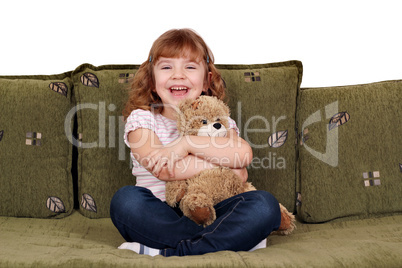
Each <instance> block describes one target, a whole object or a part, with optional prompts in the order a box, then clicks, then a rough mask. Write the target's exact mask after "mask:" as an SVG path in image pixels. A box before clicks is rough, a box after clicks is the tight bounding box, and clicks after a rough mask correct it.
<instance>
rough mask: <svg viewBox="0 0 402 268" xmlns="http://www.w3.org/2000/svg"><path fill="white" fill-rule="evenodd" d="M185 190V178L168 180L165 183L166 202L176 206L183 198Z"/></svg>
mask: <svg viewBox="0 0 402 268" xmlns="http://www.w3.org/2000/svg"><path fill="white" fill-rule="evenodd" d="M186 191H187V182H186V181H185V180H180V181H169V182H167V183H166V191H165V194H166V203H168V205H169V206H171V207H176V205H177V203H179V202H180V200H181V199H182V198H183V196H184V195H185V193H186Z"/></svg>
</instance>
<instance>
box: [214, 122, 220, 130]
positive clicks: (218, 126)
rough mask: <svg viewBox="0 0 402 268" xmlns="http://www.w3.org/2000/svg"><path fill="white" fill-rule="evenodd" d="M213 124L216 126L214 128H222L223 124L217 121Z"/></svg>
mask: <svg viewBox="0 0 402 268" xmlns="http://www.w3.org/2000/svg"><path fill="white" fill-rule="evenodd" d="M213 126H214V128H216V129H220V128H221V126H222V124H221V123H215V124H213Z"/></svg>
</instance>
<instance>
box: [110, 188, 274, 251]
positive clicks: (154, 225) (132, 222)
mask: <svg viewBox="0 0 402 268" xmlns="http://www.w3.org/2000/svg"><path fill="white" fill-rule="evenodd" d="M215 209H216V216H217V219H216V220H215V222H214V223H213V224H211V225H209V226H207V227H205V228H204V227H203V226H199V225H197V224H196V223H194V222H193V221H192V220H190V219H189V218H187V217H184V216H183V214H182V213H181V211H180V210H179V209H177V208H171V207H170V206H168V205H167V204H166V203H165V202H162V201H161V200H159V199H158V198H156V197H155V196H154V195H153V194H152V192H151V191H150V190H148V189H146V188H143V187H137V186H125V187H123V188H121V189H120V190H118V191H117V192H116V194H115V195H114V197H113V199H112V202H111V205H110V215H111V218H112V221H113V223H114V225H115V226H116V228H117V229H118V230H119V232H120V234H121V235H122V236H123V237H124V239H125V240H126V241H127V242H138V243H141V244H143V245H145V246H148V247H152V248H157V249H162V250H161V254H162V255H164V256H185V255H200V254H204V253H208V252H215V251H220V250H232V251H247V250H250V249H251V248H253V247H254V246H255V245H257V244H258V243H259V242H260V241H262V240H263V239H265V238H266V237H267V236H268V235H269V234H270V233H271V232H272V231H274V230H277V229H278V228H279V225H280V223H281V213H280V209H279V204H278V201H277V200H276V199H275V197H273V196H272V195H271V194H270V193H268V192H265V191H251V192H246V193H242V194H239V195H236V196H233V197H231V198H229V199H226V200H224V201H222V202H220V203H219V204H217V205H216V206H215Z"/></svg>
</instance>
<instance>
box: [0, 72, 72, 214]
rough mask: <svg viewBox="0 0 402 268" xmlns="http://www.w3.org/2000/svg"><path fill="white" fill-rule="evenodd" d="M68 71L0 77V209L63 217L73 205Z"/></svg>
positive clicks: (0, 210)
mask: <svg viewBox="0 0 402 268" xmlns="http://www.w3.org/2000/svg"><path fill="white" fill-rule="evenodd" d="M70 74H71V73H64V74H60V75H49V76H1V77H0V107H1V112H0V152H1V153H0V185H1V186H0V215H2V216H15V217H38V218H48V217H55V218H62V217H65V216H67V215H69V214H70V213H71V212H72V210H73V206H74V204H73V200H74V199H73V186H72V178H71V165H72V145H71V143H70V142H69V139H68V137H67V135H68V133H71V127H72V126H71V124H69V123H67V124H65V117H66V114H67V113H68V112H69V110H70V109H71V108H72V101H71V91H72V86H73V84H72V81H71V79H70V78H69V77H70Z"/></svg>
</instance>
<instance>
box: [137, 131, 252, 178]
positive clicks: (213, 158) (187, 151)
mask: <svg viewBox="0 0 402 268" xmlns="http://www.w3.org/2000/svg"><path fill="white" fill-rule="evenodd" d="M228 134H229V135H228V136H227V137H200V136H183V137H180V138H179V139H177V140H176V141H174V142H172V143H170V144H167V145H166V146H160V147H158V148H155V149H154V150H152V152H150V154H149V155H147V158H146V160H145V161H144V167H145V168H147V169H149V170H152V172H153V173H154V174H159V173H160V172H161V171H162V170H164V169H166V168H167V170H168V172H169V175H170V176H171V177H174V175H175V174H176V172H175V171H176V170H175V169H176V168H175V166H176V162H177V161H179V160H181V159H183V158H184V157H186V156H188V155H193V156H196V157H197V158H201V159H203V160H205V161H207V162H209V163H211V164H214V165H221V166H226V167H230V168H232V169H244V168H245V167H247V166H248V165H249V164H250V162H251V160H252V150H251V147H250V145H249V144H248V143H247V142H246V141H244V140H243V139H242V138H240V137H238V136H237V133H236V131H235V130H233V129H230V130H229V132H228ZM238 174H239V175H241V174H245V176H247V172H244V171H243V172H238ZM243 179H244V176H243Z"/></svg>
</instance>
